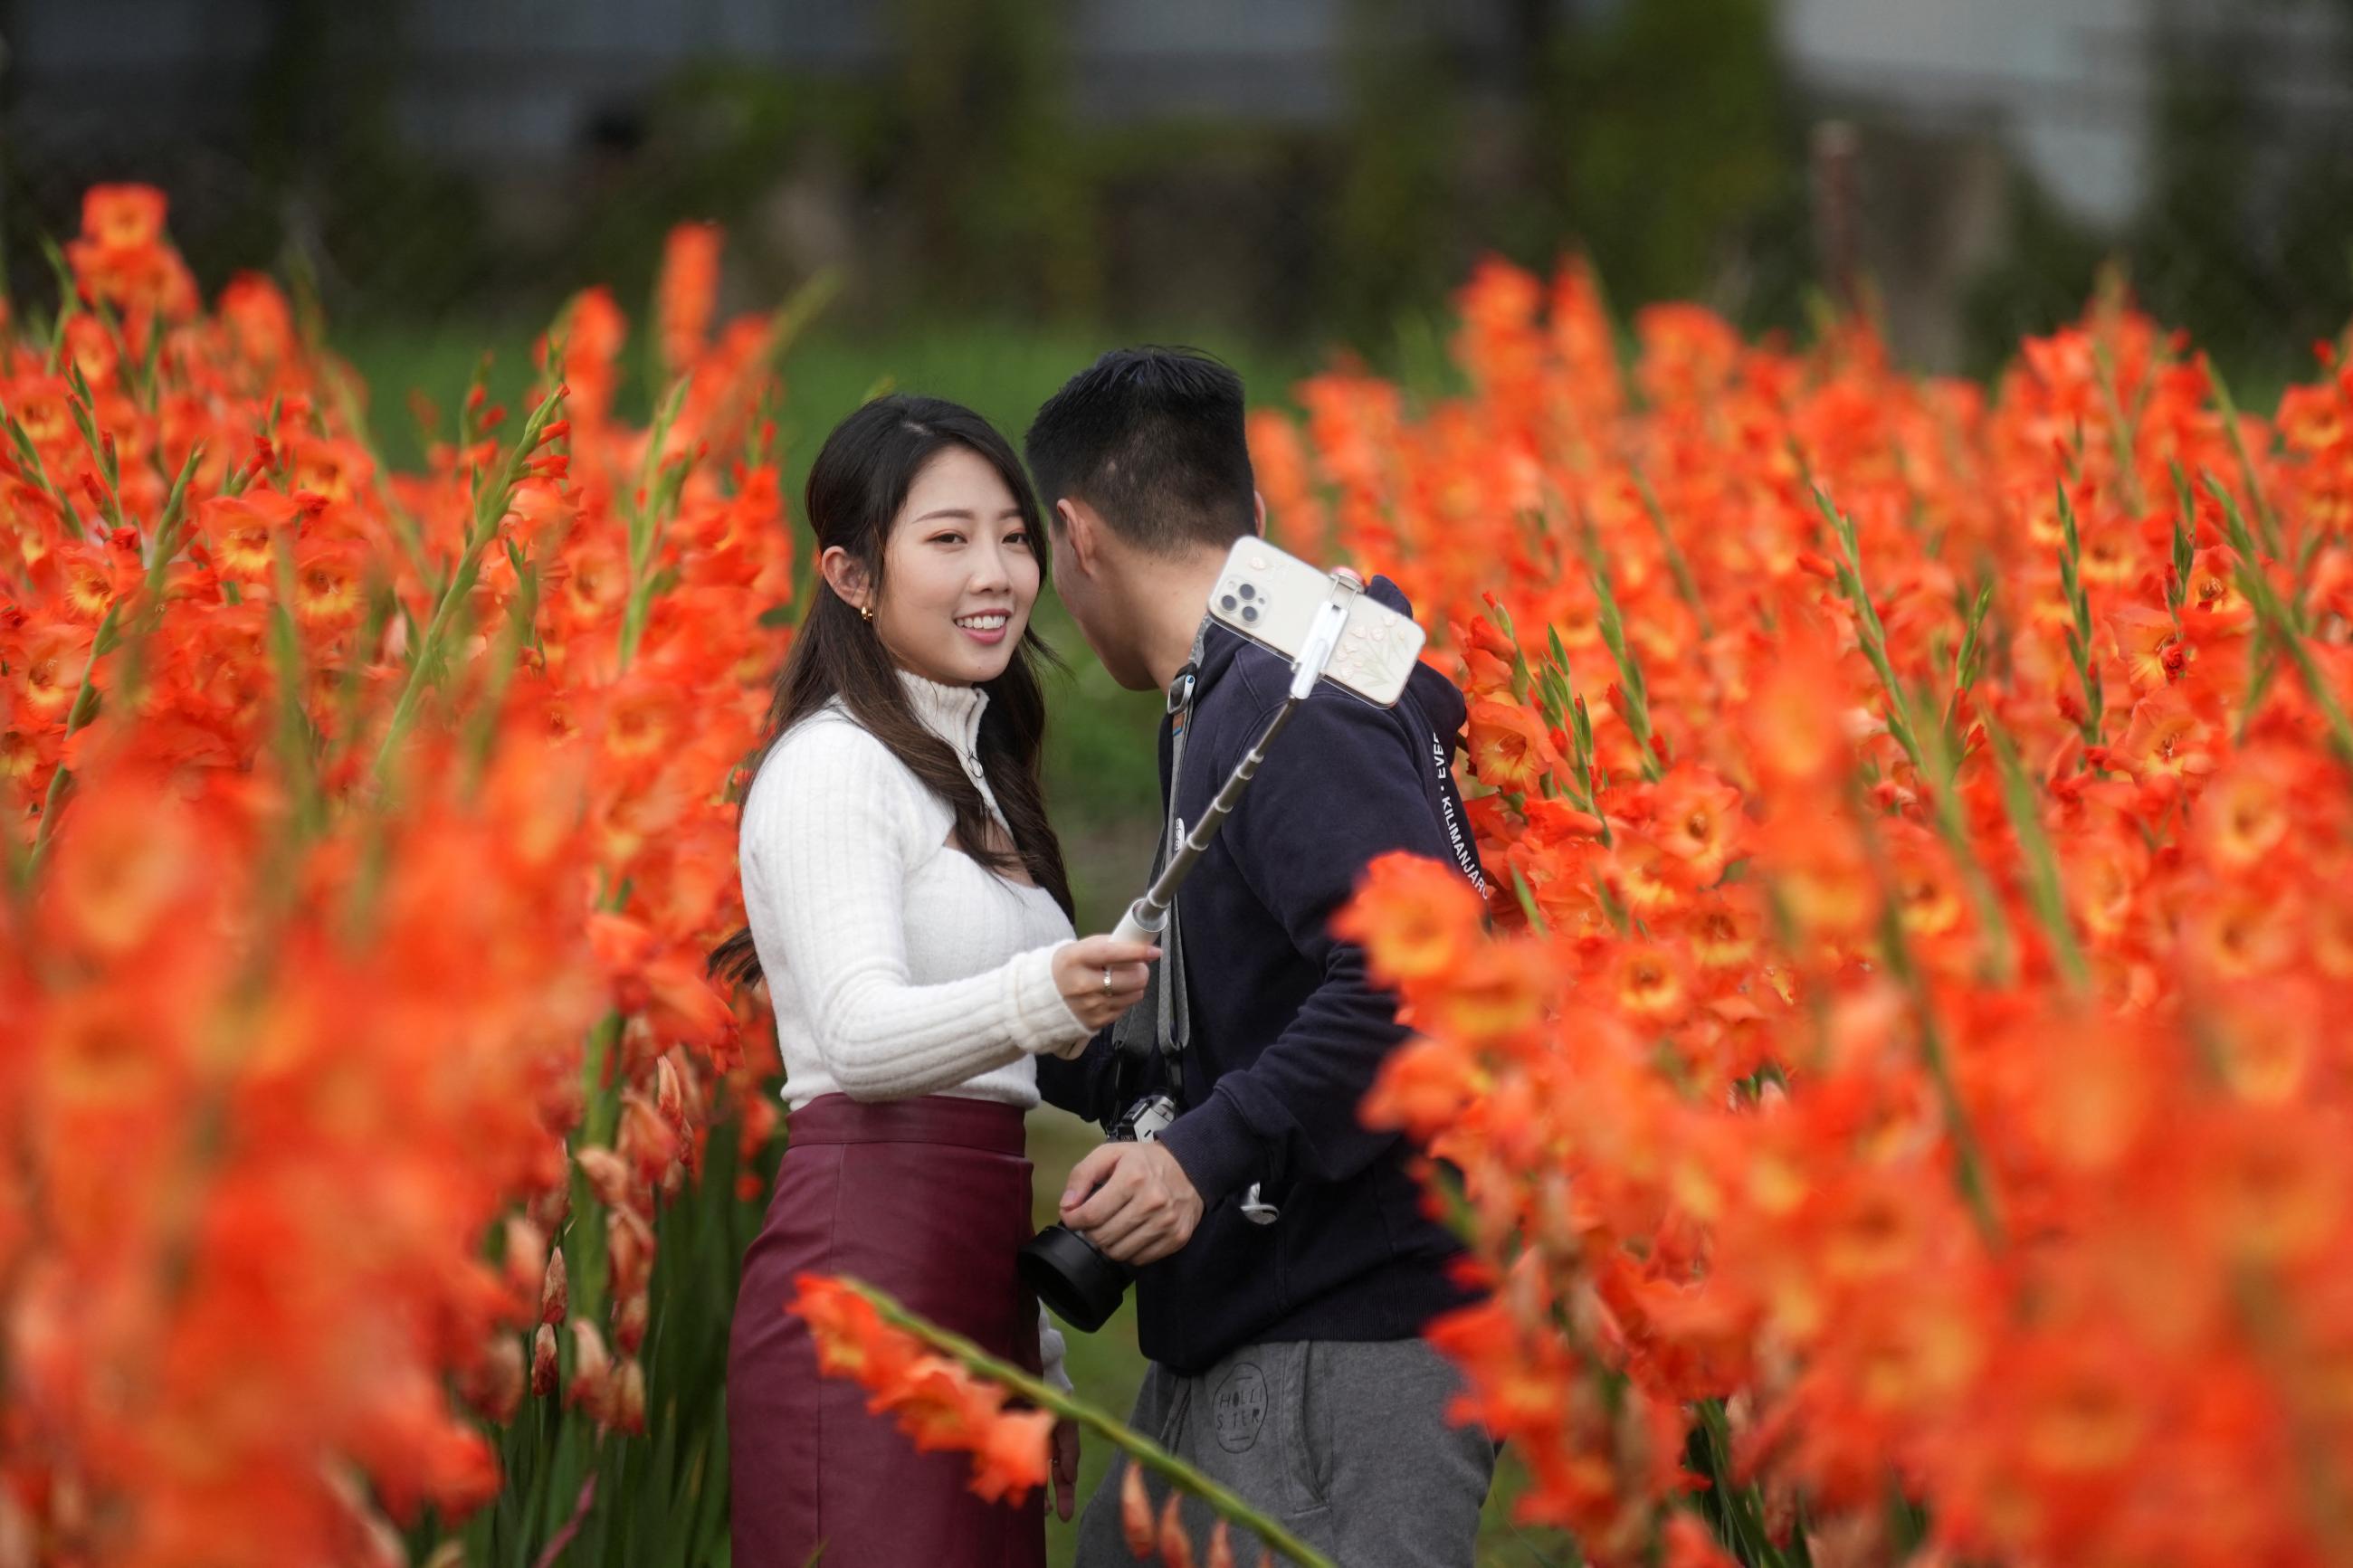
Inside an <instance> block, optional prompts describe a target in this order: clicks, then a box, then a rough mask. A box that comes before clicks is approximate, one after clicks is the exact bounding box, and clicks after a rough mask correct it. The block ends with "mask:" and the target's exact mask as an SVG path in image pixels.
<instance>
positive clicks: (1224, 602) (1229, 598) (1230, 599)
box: [1218, 594, 1234, 615]
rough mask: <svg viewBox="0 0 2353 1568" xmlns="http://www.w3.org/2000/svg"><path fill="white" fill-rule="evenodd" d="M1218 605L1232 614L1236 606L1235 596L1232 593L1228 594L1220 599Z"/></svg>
mask: <svg viewBox="0 0 2353 1568" xmlns="http://www.w3.org/2000/svg"><path fill="white" fill-rule="evenodd" d="M1218 607H1219V609H1221V610H1223V611H1225V612H1226V613H1227V614H1228V615H1231V614H1232V613H1233V608H1234V596H1233V595H1231V594H1228V595H1226V596H1225V597H1224V598H1222V599H1219V601H1218Z"/></svg>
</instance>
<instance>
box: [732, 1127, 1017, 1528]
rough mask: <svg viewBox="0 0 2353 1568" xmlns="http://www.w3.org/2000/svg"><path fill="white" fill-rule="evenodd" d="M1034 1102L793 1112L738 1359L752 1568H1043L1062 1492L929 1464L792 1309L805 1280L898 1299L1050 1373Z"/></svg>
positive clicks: (739, 1306)
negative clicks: (1027, 1118)
mask: <svg viewBox="0 0 2353 1568" xmlns="http://www.w3.org/2000/svg"><path fill="white" fill-rule="evenodd" d="M1021 1122H1022V1118H1021V1111H1020V1110H1019V1109H1018V1107H1015V1106H1010V1105H1001V1104H997V1103H995V1102H992V1101H988V1100H959V1099H955V1098H952V1097H949V1096H944V1095H925V1096H923V1097H922V1098H919V1099H914V1100H896V1101H891V1102H886V1103H881V1104H874V1105H861V1104H860V1103H858V1102H857V1101H855V1100H851V1099H849V1097H848V1096H847V1095H840V1094H828V1095H820V1096H819V1097H818V1098H817V1099H816V1100H811V1101H809V1103H808V1104H807V1105H805V1106H803V1107H802V1108H801V1109H800V1110H796V1111H794V1112H793V1113H792V1115H791V1117H790V1119H789V1121H788V1122H787V1125H788V1127H789V1129H790V1142H788V1143H787V1144H786V1149H785V1154H784V1160H783V1163H781V1164H780V1165H779V1166H778V1168H777V1171H776V1190H775V1192H774V1193H772V1194H770V1195H769V1198H768V1217H767V1222H766V1223H765V1225H764V1226H762V1228H761V1231H760V1235H759V1237H758V1238H757V1239H756V1240H754V1242H753V1243H752V1247H751V1249H750V1250H749V1251H748V1252H747V1253H745V1254H744V1284H743V1288H742V1290H741V1291H740V1293H739V1294H738V1295H737V1296H736V1298H735V1318H734V1322H733V1331H732V1332H731V1334H730V1337H729V1345H728V1356H727V1441H728V1466H729V1474H730V1479H731V1483H732V1496H733V1502H732V1505H731V1506H732V1510H733V1525H734V1536H735V1541H734V1561H735V1563H736V1568H805V1565H806V1564H807V1563H808V1562H809V1560H810V1558H811V1557H812V1556H815V1555H816V1554H817V1553H818V1549H819V1548H820V1547H822V1548H823V1549H824V1554H823V1555H822V1556H821V1557H818V1563H819V1564H820V1565H821V1568H1043V1564H1044V1563H1045V1561H1046V1521H1045V1498H1044V1496H1043V1494H1042V1493H1041V1492H1035V1491H1033V1492H1031V1493H1030V1494H1029V1497H1028V1498H1027V1499H1026V1500H1024V1501H1023V1502H1022V1503H1021V1505H1020V1506H1019V1507H1008V1506H1007V1505H1006V1504H1004V1503H1002V1502H984V1501H982V1500H980V1499H979V1498H977V1497H976V1496H974V1495H973V1492H972V1490H971V1488H970V1485H969V1482H970V1479H971V1475H972V1463H971V1459H970V1457H969V1456H967V1455H965V1454H961V1453H929V1454H924V1453H918V1452H916V1450H915V1446H914V1442H913V1439H912V1438H910V1437H908V1436H906V1435H905V1434H904V1433H902V1432H901V1431H900V1430H899V1428H898V1426H897V1424H896V1423H895V1422H893V1421H892V1418H891V1417H890V1416H888V1415H871V1414H869V1413H868V1411H867V1409H866V1391H865V1390H864V1389H863V1388H861V1387H860V1386H859V1384H857V1383H855V1382H854V1381H852V1380H850V1379H848V1378H837V1377H821V1376H819V1375H818V1369H817V1352H816V1350H815V1348H814V1346H812V1344H811V1343H810V1341H809V1332H808V1327H807V1324H805V1323H803V1322H802V1321H800V1319H798V1318H797V1317H794V1316H792V1315H791V1314H789V1313H787V1312H786V1310H785V1303H786V1301H787V1300H791V1299H792V1296H793V1294H794V1289H793V1276H794V1275H796V1274H797V1273H799V1272H801V1271H802V1270H804V1269H808V1270H813V1271H815V1272H818V1273H821V1274H849V1275H852V1276H855V1277H856V1278H858V1279H864V1280H867V1281H868V1282H870V1283H871V1284H875V1285H879V1286H881V1288H882V1289H885V1290H887V1291H889V1292H890V1293H891V1294H892V1295H893V1296H895V1297H897V1298H898V1299H899V1300H901V1301H903V1302H905V1303H906V1304H907V1305H908V1306H909V1307H910V1308H912V1309H913V1310H915V1311H917V1312H920V1313H922V1314H923V1316H925V1317H927V1318H929V1319H931V1320H932V1321H934V1322H936V1323H940V1324H943V1325H944V1326H946V1327H947V1328H950V1329H954V1330H955V1331H956V1332H958V1333H960V1334H964V1335H965V1336H966V1337H968V1338H970V1339H971V1340H973V1341H974V1342H976V1343H977V1344H979V1345H980V1346H981V1347H982V1348H983V1349H984V1350H987V1351H988V1352H990V1353H992V1354H994V1355H998V1356H1002V1357H1004V1358H1005V1359H1006V1360H1008V1361H1010V1362H1012V1363H1015V1364H1017V1365H1018V1366H1020V1367H1023V1368H1024V1369H1026V1370H1028V1371H1029V1372H1032V1373H1034V1372H1036V1371H1037V1370H1038V1303H1037V1300H1036V1298H1034V1297H1032V1296H1031V1295H1030V1294H1029V1292H1028V1291H1027V1290H1025V1289H1022V1286H1021V1282H1020V1279H1019V1278H1018V1275H1017V1274H1016V1273H1015V1271H1014V1258H1015V1254H1016V1253H1017V1252H1018V1250H1019V1249H1020V1247H1021V1244H1022V1243H1023V1242H1025V1241H1027V1240H1029V1232H1030V1218H1029V1214H1030V1210H1029V1161H1028V1160H1027V1159H1025V1158H1024V1157H1023V1154H1022V1149H1023V1142H1022V1125H1021Z"/></svg>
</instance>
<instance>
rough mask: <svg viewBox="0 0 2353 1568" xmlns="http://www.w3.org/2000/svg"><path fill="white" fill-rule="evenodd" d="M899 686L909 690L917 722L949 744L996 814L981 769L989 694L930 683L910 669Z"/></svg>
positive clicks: (902, 673) (993, 798)
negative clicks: (982, 720) (983, 721)
mask: <svg viewBox="0 0 2353 1568" xmlns="http://www.w3.org/2000/svg"><path fill="white" fill-rule="evenodd" d="M899 684H900V685H901V686H902V688H903V689H905V690H906V693H907V706H908V707H909V708H911V709H913V710H914V714H915V717H916V719H917V720H919V721H921V722H922V723H923V728H924V729H926V730H929V731H931V732H932V733H933V734H934V735H937V736H938V737H939V738H940V739H941V740H943V741H945V742H947V743H948V746H949V748H950V749H951V750H952V751H954V752H955V754H956V761H957V762H959V763H963V764H964V771H965V773H969V774H971V775H972V782H973V783H975V784H978V785H979V786H980V796H981V799H983V800H985V801H987V803H988V808H989V810H991V811H992V812H994V811H996V810H997V796H996V795H994V794H992V793H991V792H990V790H989V787H988V777H987V773H985V772H984V771H983V769H982V768H981V765H980V715H981V711H982V710H984V709H986V708H987V706H988V693H987V692H986V691H983V690H982V689H980V688H979V687H977V686H949V685H945V684H944V683H942V682H940V681H937V680H929V679H925V678H923V676H920V675H917V674H916V673H915V672H914V671H913V670H910V669H902V670H900V671H899ZM1000 815H1001V814H1000Z"/></svg>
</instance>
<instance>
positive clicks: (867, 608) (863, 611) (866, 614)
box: [858, 605, 874, 622]
mask: <svg viewBox="0 0 2353 1568" xmlns="http://www.w3.org/2000/svg"><path fill="white" fill-rule="evenodd" d="M858 613H859V615H860V616H861V617H863V618H864V619H865V620H867V621H869V622H871V621H872V620H873V619H874V606H873V605H859V606H858Z"/></svg>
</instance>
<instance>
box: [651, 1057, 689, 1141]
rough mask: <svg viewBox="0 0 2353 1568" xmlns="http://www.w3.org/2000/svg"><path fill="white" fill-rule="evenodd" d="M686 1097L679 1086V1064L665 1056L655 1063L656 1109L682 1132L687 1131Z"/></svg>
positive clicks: (663, 1118)
mask: <svg viewBox="0 0 2353 1568" xmlns="http://www.w3.org/2000/svg"><path fill="white" fill-rule="evenodd" d="M685 1099H686V1096H685V1092H684V1091H683V1090H682V1089H681V1088H680V1087H679V1081H678V1066H677V1064H676V1063H674V1062H672V1061H671V1060H670V1058H669V1057H667V1056H665V1057H664V1058H661V1060H659V1061H658V1062H656V1063H655V1064H654V1109H655V1110H659V1111H660V1112H661V1114H662V1120H663V1121H667V1122H669V1123H670V1125H671V1126H672V1127H674V1128H676V1129H678V1130H679V1131H681V1132H683V1131H686V1122H685Z"/></svg>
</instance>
